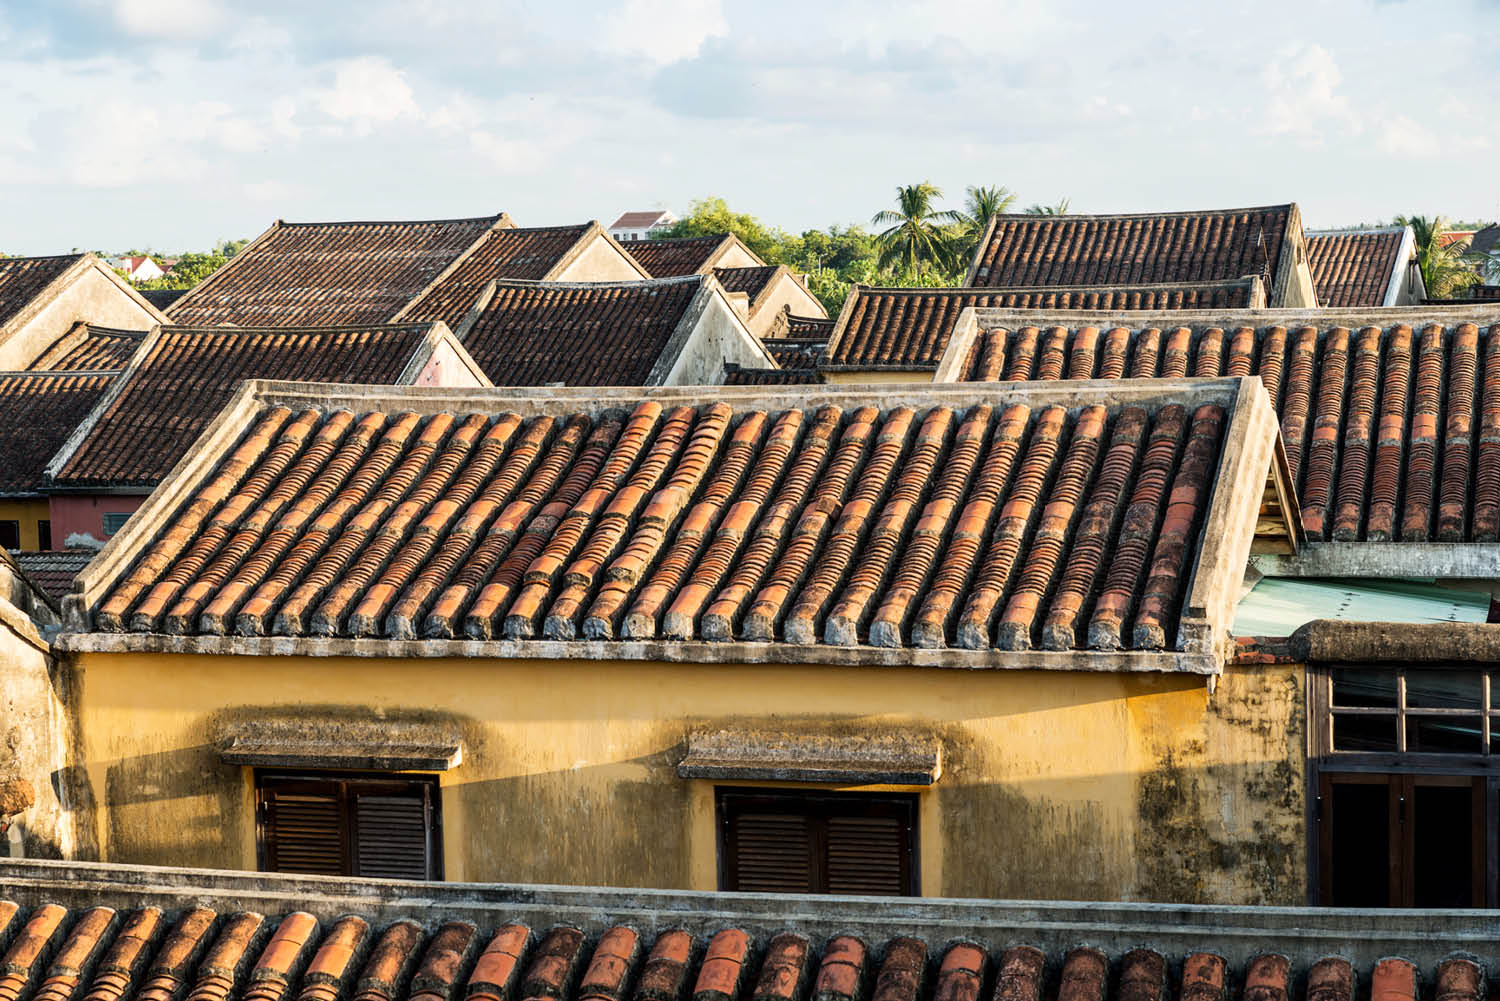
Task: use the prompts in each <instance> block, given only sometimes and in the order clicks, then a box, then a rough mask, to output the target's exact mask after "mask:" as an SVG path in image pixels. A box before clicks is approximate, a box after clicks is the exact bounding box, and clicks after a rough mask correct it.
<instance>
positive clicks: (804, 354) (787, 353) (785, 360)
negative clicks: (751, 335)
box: [761, 338, 823, 369]
mask: <svg viewBox="0 0 1500 1001" xmlns="http://www.w3.org/2000/svg"><path fill="white" fill-rule="evenodd" d="M761 344H763V345H765V348H766V350H767V351H769V352H770V353H771V357H772V358H775V359H776V364H778V365H780V366H781V367H782V368H808V369H810V368H816V367H817V365H818V359H819V358H820V357H821V356H822V354H823V347H822V345H820V344H815V343H813V342H811V341H794V340H782V339H779V338H776V339H772V338H766V339H765V340H762V341H761Z"/></svg>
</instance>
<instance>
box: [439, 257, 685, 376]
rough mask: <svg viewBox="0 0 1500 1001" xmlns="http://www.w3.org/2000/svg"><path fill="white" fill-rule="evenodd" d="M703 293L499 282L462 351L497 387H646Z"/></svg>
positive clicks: (666, 285) (649, 285)
mask: <svg viewBox="0 0 1500 1001" xmlns="http://www.w3.org/2000/svg"><path fill="white" fill-rule="evenodd" d="M701 288H702V280H701V279H699V278H697V277H688V278H679V279H669V280H665V281H652V282H616V283H604V282H600V283H589V284H572V283H559V282H545V283H538V282H502V283H500V284H499V285H498V287H497V288H496V290H495V295H494V298H492V299H491V300H490V302H489V304H488V305H487V306H486V307H485V308H484V312H483V313H482V314H481V316H480V317H479V320H478V322H477V323H475V324H474V326H473V327H472V328H471V329H470V330H469V332H468V333H467V334H465V336H464V347H465V349H467V350H468V352H469V354H471V355H473V356H474V360H475V361H476V362H478V363H479V365H480V367H481V368H482V369H484V373H485V375H487V376H488V377H489V378H490V380H491V381H492V382H494V384H495V385H497V386H542V385H547V384H549V383H563V384H566V385H569V386H640V385H645V383H646V381H647V377H648V376H649V375H650V373H651V369H652V366H653V365H655V364H656V361H657V359H658V358H660V356H661V353H662V350H663V349H664V348H665V347H666V345H667V342H668V340H669V339H670V338H671V336H672V333H673V331H675V330H676V329H677V324H678V323H679V322H681V321H682V318H683V317H684V316H685V315H686V313H687V310H688V306H689V305H691V303H692V301H693V297H694V296H696V295H697V294H698V291H699V289H701Z"/></svg>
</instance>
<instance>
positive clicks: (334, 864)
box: [255, 772, 443, 879]
mask: <svg viewBox="0 0 1500 1001" xmlns="http://www.w3.org/2000/svg"><path fill="white" fill-rule="evenodd" d="M255 786H256V799H257V808H258V817H257V820H258V835H259V836H258V841H259V856H260V858H259V863H260V868H261V869H262V871H267V872H299V873H313V874H318V875H328V876H367V877H374V878H380V879H442V878H443V869H442V836H441V823H440V817H439V812H438V806H439V803H438V787H437V782H436V781H435V780H433V779H430V778H406V777H404V776H382V777H378V778H377V777H365V776H358V777H347V778H346V777H336V776H330V775H327V774H324V775H305V774H267V773H260V772H257V773H256V777H255Z"/></svg>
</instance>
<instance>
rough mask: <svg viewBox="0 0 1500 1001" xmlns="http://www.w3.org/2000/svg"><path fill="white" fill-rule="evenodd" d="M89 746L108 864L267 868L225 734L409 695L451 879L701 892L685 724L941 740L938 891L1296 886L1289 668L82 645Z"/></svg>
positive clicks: (702, 806)
mask: <svg viewBox="0 0 1500 1001" xmlns="http://www.w3.org/2000/svg"><path fill="white" fill-rule="evenodd" d="M75 657H76V661H75V664H76V683H77V685H78V686H79V693H80V699H81V702H80V704H81V707H82V708H81V716H80V721H81V734H82V745H81V748H82V750H81V757H82V760H83V762H84V768H85V770H86V773H87V777H88V785H89V788H90V789H91V791H92V794H93V796H94V797H95V798H96V799H97V800H98V801H99V802H100V803H101V804H103V806H102V807H101V809H100V810H99V812H98V815H97V827H96V829H95V831H96V834H97V838H98V841H99V844H100V845H101V851H102V855H103V858H105V859H107V860H112V861H120V862H138V863H171V864H174V865H190V866H207V867H221V868H224V867H228V868H239V867H253V866H254V864H255V852H254V821H253V814H252V802H251V785H250V775H249V772H248V770H246V769H242V768H240V767H237V766H230V765H225V764H222V763H221V762H220V761H219V758H218V755H217V751H216V749H215V747H214V746H213V741H214V734H215V733H216V732H217V731H216V727H217V726H219V725H220V724H221V723H222V722H223V721H225V720H227V719H230V718H244V717H245V716H247V715H249V716H254V715H256V714H273V713H274V714H279V713H282V712H285V711H286V709H287V707H289V706H298V705H300V706H302V707H303V710H302V711H305V712H306V713H307V714H308V715H309V716H310V718H312V719H315V720H321V721H325V722H326V723H327V724H328V725H329V726H330V728H331V727H333V726H334V725H336V724H337V722H338V721H339V720H340V719H354V718H368V717H369V716H370V715H372V714H387V715H409V714H410V711H411V709H412V707H413V706H414V705H416V704H420V705H421V706H422V707H423V710H424V711H425V712H428V713H431V714H433V715H434V718H437V719H441V720H444V721H447V722H449V723H451V724H452V725H453V726H454V727H456V728H457V729H458V730H459V731H460V732H461V733H462V734H463V737H464V741H465V749H464V761H463V764H462V765H460V766H459V767H458V768H456V769H454V770H452V771H449V772H445V773H442V774H441V783H442V786H443V803H442V809H443V817H444V845H445V849H444V850H445V856H446V866H447V872H446V875H447V878H449V879H455V880H456V879H463V880H504V881H518V882H540V883H565V884H603V885H624V886H659V887H666V888H692V889H712V888H713V887H714V885H715V852H716V845H715V838H714V819H713V799H712V790H713V785H714V783H713V782H711V781H707V780H683V779H680V778H678V777H677V774H676V764H677V762H678V760H680V758H681V756H682V754H683V751H684V744H685V740H686V737H687V735H688V733H690V732H692V731H694V730H697V729H701V728H711V729H723V728H745V729H777V730H792V731H802V732H810V733H837V732H848V731H855V732H859V731H866V730H868V729H869V728H871V727H877V728H883V729H887V730H889V729H897V730H900V731H902V732H907V733H913V734H916V735H921V736H927V737H932V738H935V739H937V740H938V741H939V742H940V743H941V746H942V751H943V775H942V777H941V779H940V780H939V782H938V783H937V784H936V785H935V786H933V787H930V788H925V789H921V790H919V791H918V793H919V796H920V800H921V832H920V844H921V873H922V887H923V891H924V893H926V894H928V895H947V896H1006V897H1025V898H1054V899H1137V900H1170V899H1177V900H1193V901H1212V902H1221V903H1247V904H1248V903H1280V904H1291V903H1297V902H1300V901H1301V900H1303V899H1304V897H1305V879H1304V873H1305V869H1306V866H1305V863H1304V856H1303V849H1302V824H1303V809H1302V795H1303V793H1302V787H1301V786H1302V778H1301V776H1302V746H1303V745H1302V741H1301V739H1300V737H1299V734H1300V732H1301V723H1300V720H1301V712H1302V710H1301V704H1302V698H1301V682H1300V678H1301V669H1300V668H1291V667H1280V666H1277V667H1255V668H1230V669H1229V671H1228V672H1227V673H1226V674H1225V675H1224V676H1223V677H1222V678H1221V679H1220V680H1219V682H1218V686H1217V690H1216V692H1215V693H1214V694H1212V695H1210V694H1209V693H1208V690H1207V687H1206V682H1205V680H1204V679H1203V678H1201V677H1187V676H1177V675H1165V674H1138V675H1123V674H1105V673H1064V672H1028V671H1003V670H1002V671H949V670H940V669H931V668H928V669H920V668H909V667H896V668H883V667H841V668H830V667H817V668H811V667H807V666H802V665H794V666H771V665H763V666H743V667H731V666H727V665H696V664H693V665H683V664H675V665H668V664H653V663H649V662H635V661H615V662H609V661H598V662H581V661H568V662H544V661H534V660H490V661H484V660H436V659H435V660H425V661H421V662H412V661H390V662H384V661H372V660H357V659H344V658H329V659H318V660H308V659H302V658H297V657H232V656H207V655H185V654H169V655H162V654H151V655H146V654H120V653H114V654H107V653H85V654H77V655H75Z"/></svg>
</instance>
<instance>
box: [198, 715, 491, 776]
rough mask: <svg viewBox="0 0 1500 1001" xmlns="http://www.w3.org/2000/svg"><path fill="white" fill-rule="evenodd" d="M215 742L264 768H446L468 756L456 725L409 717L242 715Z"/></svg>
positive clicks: (229, 758)
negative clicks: (349, 718)
mask: <svg viewBox="0 0 1500 1001" xmlns="http://www.w3.org/2000/svg"><path fill="white" fill-rule="evenodd" d="M215 743H216V744H217V746H218V748H219V760H221V761H223V762H225V763H226V764H231V765H254V766H256V767H260V768H319V769H323V768H326V769H358V770H368V771H387V772H403V771H416V772H445V771H449V770H451V769H454V768H457V767H458V766H459V765H461V764H463V760H464V743H463V738H462V737H460V736H459V735H458V734H457V733H456V732H454V731H453V730H452V729H450V728H448V727H445V726H443V725H442V724H436V723H430V722H414V721H409V720H359V721H343V720H339V721H334V720H327V719H316V718H310V719H263V720H240V721H235V722H232V723H225V724H223V725H221V726H220V727H219V728H218V733H217V739H216V741H215Z"/></svg>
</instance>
